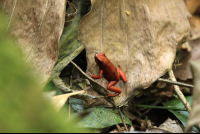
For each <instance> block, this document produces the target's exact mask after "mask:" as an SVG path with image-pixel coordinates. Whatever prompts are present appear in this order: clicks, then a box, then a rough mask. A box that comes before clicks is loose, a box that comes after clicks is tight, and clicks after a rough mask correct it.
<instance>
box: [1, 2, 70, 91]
mask: <svg viewBox="0 0 200 134" xmlns="http://www.w3.org/2000/svg"><path fill="white" fill-rule="evenodd" d="M65 6H66V0H59V1H55V0H34V1H33V0H1V1H0V9H2V10H3V11H4V12H5V13H6V14H7V17H8V20H9V24H8V28H7V29H8V30H10V33H11V35H12V36H14V37H16V38H17V40H18V42H19V44H20V47H21V49H22V50H23V52H24V54H25V56H26V60H27V62H29V63H31V65H32V67H33V73H34V75H35V76H37V77H38V81H39V83H40V85H41V89H42V88H43V87H44V85H45V84H46V82H47V80H48V78H49V77H50V75H51V72H52V69H53V67H54V64H55V62H56V60H57V57H58V42H59V39H60V36H61V34H62V31H63V27H64V18H65Z"/></svg>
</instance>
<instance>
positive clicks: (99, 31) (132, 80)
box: [79, 0, 190, 105]
mask: <svg viewBox="0 0 200 134" xmlns="http://www.w3.org/2000/svg"><path fill="white" fill-rule="evenodd" d="M91 2H92V9H91V11H90V12H89V14H87V15H86V16H85V17H84V18H83V19H82V20H81V22H80V25H79V40H80V41H81V42H82V43H83V44H84V45H85V48H86V57H87V63H88V67H87V70H88V71H89V72H91V73H92V74H94V75H98V73H99V68H98V67H97V66H96V63H95V61H94V55H95V54H96V53H100V52H104V53H105V54H106V56H107V57H108V59H110V60H111V61H112V63H113V64H114V65H115V66H116V67H118V66H120V68H121V69H122V70H123V71H124V72H125V74H126V76H127V78H128V82H127V84H124V83H123V81H119V82H118V84H117V85H116V87H118V88H120V89H122V93H121V94H120V96H119V97H115V103H116V105H123V104H124V103H126V102H127V100H129V99H130V98H131V97H133V95H134V91H136V89H140V88H147V87H148V86H150V85H151V84H152V83H153V82H154V81H156V80H157V79H158V78H159V77H161V76H162V75H164V74H165V73H166V72H167V71H168V70H169V69H171V67H172V63H173V61H174V57H175V54H176V48H177V47H179V46H180V45H181V44H182V43H183V42H185V41H186V40H187V38H188V35H189V29H190V26H189V22H188V19H187V17H190V15H189V13H188V11H187V9H186V6H185V5H184V2H183V1H182V0H176V1H174V0H168V1H165V0H159V1H158V0H145V1H141V0H129V1H124V0H109V1H106V0H92V1H91ZM126 11H129V12H130V14H129V15H127V13H126ZM96 81H97V82H98V83H100V84H101V85H103V86H104V88H106V86H107V80H105V79H104V78H102V79H100V80H96Z"/></svg>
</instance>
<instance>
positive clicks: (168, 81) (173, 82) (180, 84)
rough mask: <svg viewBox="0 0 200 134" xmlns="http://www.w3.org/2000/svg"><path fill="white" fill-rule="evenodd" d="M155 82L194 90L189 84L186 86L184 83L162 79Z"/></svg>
mask: <svg viewBox="0 0 200 134" xmlns="http://www.w3.org/2000/svg"><path fill="white" fill-rule="evenodd" d="M157 81H160V82H166V83H171V84H174V85H179V86H183V87H188V88H194V86H193V85H191V84H186V83H182V82H177V81H172V80H168V79H163V78H158V79H157Z"/></svg>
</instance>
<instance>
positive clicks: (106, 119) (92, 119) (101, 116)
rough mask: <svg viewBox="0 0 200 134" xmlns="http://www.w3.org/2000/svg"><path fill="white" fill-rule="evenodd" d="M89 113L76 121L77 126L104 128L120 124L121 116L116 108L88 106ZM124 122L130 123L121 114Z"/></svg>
mask: <svg viewBox="0 0 200 134" xmlns="http://www.w3.org/2000/svg"><path fill="white" fill-rule="evenodd" d="M88 110H89V111H91V113H90V114H89V115H88V116H87V117H85V118H84V119H83V120H81V121H80V122H79V123H78V126H81V127H85V128H106V127H110V126H113V125H116V124H121V123H122V120H121V116H120V114H119V113H118V110H117V109H115V110H110V109H108V108H90V109H88ZM123 118H124V120H125V122H126V124H129V125H132V123H131V121H130V120H129V119H128V118H127V117H126V116H124V115H123Z"/></svg>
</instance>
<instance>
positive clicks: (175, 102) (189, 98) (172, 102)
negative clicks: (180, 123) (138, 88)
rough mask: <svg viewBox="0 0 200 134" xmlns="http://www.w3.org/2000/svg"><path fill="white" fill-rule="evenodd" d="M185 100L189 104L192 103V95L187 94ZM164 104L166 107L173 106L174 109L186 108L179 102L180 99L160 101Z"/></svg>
mask: <svg viewBox="0 0 200 134" xmlns="http://www.w3.org/2000/svg"><path fill="white" fill-rule="evenodd" d="M186 100H187V101H188V102H189V104H190V106H191V104H192V96H187V97H186ZM162 104H163V105H164V106H166V107H172V106H173V107H175V108H176V109H180V110H186V108H185V106H184V105H183V103H182V102H181V100H180V99H176V98H175V99H172V100H170V101H167V102H165V103H162Z"/></svg>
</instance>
